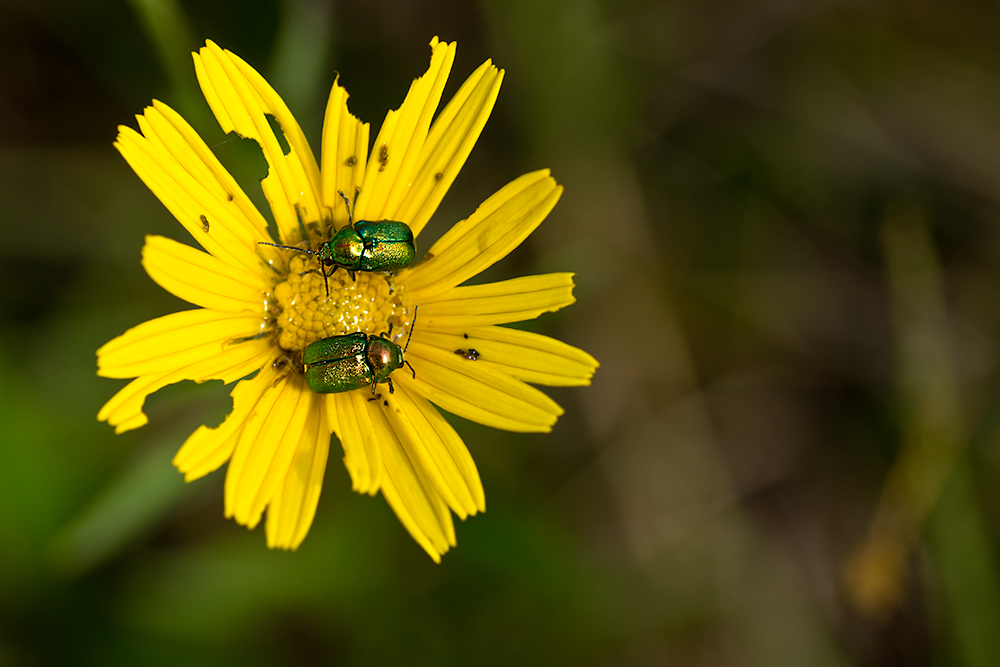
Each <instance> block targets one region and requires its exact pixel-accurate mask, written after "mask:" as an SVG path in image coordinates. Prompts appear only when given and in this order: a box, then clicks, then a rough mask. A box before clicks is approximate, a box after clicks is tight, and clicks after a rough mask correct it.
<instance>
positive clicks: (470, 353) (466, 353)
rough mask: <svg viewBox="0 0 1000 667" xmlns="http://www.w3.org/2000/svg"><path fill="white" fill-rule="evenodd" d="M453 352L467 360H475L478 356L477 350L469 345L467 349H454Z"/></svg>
mask: <svg viewBox="0 0 1000 667" xmlns="http://www.w3.org/2000/svg"><path fill="white" fill-rule="evenodd" d="M455 354H457V355H458V356H460V357H465V358H466V359H468V360H469V361H475V360H476V359H478V358H479V350H475V349H473V348H471V347H470V348H469V349H468V350H462V349H458V350H455Z"/></svg>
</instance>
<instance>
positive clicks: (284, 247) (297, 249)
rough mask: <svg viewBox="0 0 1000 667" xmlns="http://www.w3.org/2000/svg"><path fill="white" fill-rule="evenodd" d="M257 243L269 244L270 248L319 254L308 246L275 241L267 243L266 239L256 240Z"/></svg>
mask: <svg viewBox="0 0 1000 667" xmlns="http://www.w3.org/2000/svg"><path fill="white" fill-rule="evenodd" d="M257 245H269V246H271V247H272V248H283V249H285V250H294V251H295V252H304V253H306V254H309V255H319V253H318V252H316V251H315V250H309V249H308V248H296V247H295V246H290V245H278V244H277V243H268V242H267V241H257Z"/></svg>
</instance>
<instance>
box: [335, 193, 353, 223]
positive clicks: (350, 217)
mask: <svg viewBox="0 0 1000 667" xmlns="http://www.w3.org/2000/svg"><path fill="white" fill-rule="evenodd" d="M338 194H339V195H340V196H341V197H343V199H344V205H345V206H346V207H347V225H348V226H349V227H353V226H354V214H353V213H352V212H351V201H350V200H349V199H348V198H347V195H345V194H344V191H343V190H341V191H340V192H339V193H338Z"/></svg>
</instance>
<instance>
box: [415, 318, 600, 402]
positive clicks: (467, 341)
mask: <svg viewBox="0 0 1000 667" xmlns="http://www.w3.org/2000/svg"><path fill="white" fill-rule="evenodd" d="M420 314H421V315H423V309H421V311H420ZM424 324H425V326H422V327H421V330H420V342H422V343H425V344H427V345H433V346H434V347H438V348H440V349H442V350H444V351H446V352H453V353H457V352H456V351H459V350H461V351H462V352H464V353H465V354H468V350H470V349H472V350H475V351H476V352H477V353H478V355H479V356H478V357H477V358H476V359H475V360H474V361H472V360H468V359H467V361H469V363H476V364H485V365H487V366H490V367H492V368H496V369H497V370H500V371H502V372H504V373H506V374H507V375H510V376H512V377H515V378H517V379H518V380H523V381H525V382H531V383H533V384H544V385H548V386H550V387H579V386H583V385H589V384H590V378H591V376H592V375H593V374H594V371H595V370H596V369H597V367H598V366H599V365H600V364H598V363H597V360H596V359H594V358H593V357H592V356H590V355H589V354H587V353H586V352H584V351H583V350H581V349H579V348H576V347H573V346H572V345H567V344H566V343H563V342H562V341H559V340H556V339H555V338H549V337H548V336H542V335H540V334H536V333H531V332H530V331H521V330H519V329H509V328H507V327H467V328H464V329H463V330H461V331H458V330H455V331H439V330H436V329H433V328H431V327H430V326H429V325H426V323H424Z"/></svg>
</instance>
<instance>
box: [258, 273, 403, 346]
mask: <svg viewBox="0 0 1000 667" xmlns="http://www.w3.org/2000/svg"><path fill="white" fill-rule="evenodd" d="M319 269H320V265H319V263H318V262H317V261H316V260H315V259H314V258H312V257H310V256H308V255H298V256H296V257H293V258H292V259H291V260H290V261H289V266H288V274H287V275H286V276H285V277H284V279H279V281H278V283H277V285H275V287H274V292H273V294H274V300H275V301H276V307H275V308H273V309H272V311H271V314H272V322H273V324H274V325H275V327H276V329H277V335H278V345H279V346H280V347H281V348H282V349H284V350H286V351H288V352H299V351H301V350H304V349H305V348H306V346H307V345H309V344H310V343H312V342H313V341H316V340H320V339H322V338H328V337H330V336H342V335H345V334H350V333H355V332H358V331H362V332H364V333H367V334H369V335H378V334H379V333H382V332H385V331H388V330H389V329H390V325H391V326H392V332H393V334H394V335H393V339H394V340H399V339H401V337H402V336H404V335H405V334H406V332H407V327H408V325H409V321H410V317H409V313H410V310H411V309H410V308H409V307H408V305H407V303H406V298H405V289H404V288H403V287H402V286H400V285H393V286H392V291H391V293H390V281H391V280H392V277H391V276H389V275H388V274H386V273H383V272H377V273H373V272H365V271H360V272H357V273H355V279H354V280H352V279H351V277H350V275H348V273H347V271H344V270H337V271H335V272H333V273H332V274H331V275H329V276H328V277H327V279H326V283H327V285H329V288H330V295H329V296H327V294H326V287H325V286H324V282H323V275H322V273H320V272H319ZM306 272H308V273H306ZM303 274H304V275H303Z"/></svg>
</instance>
